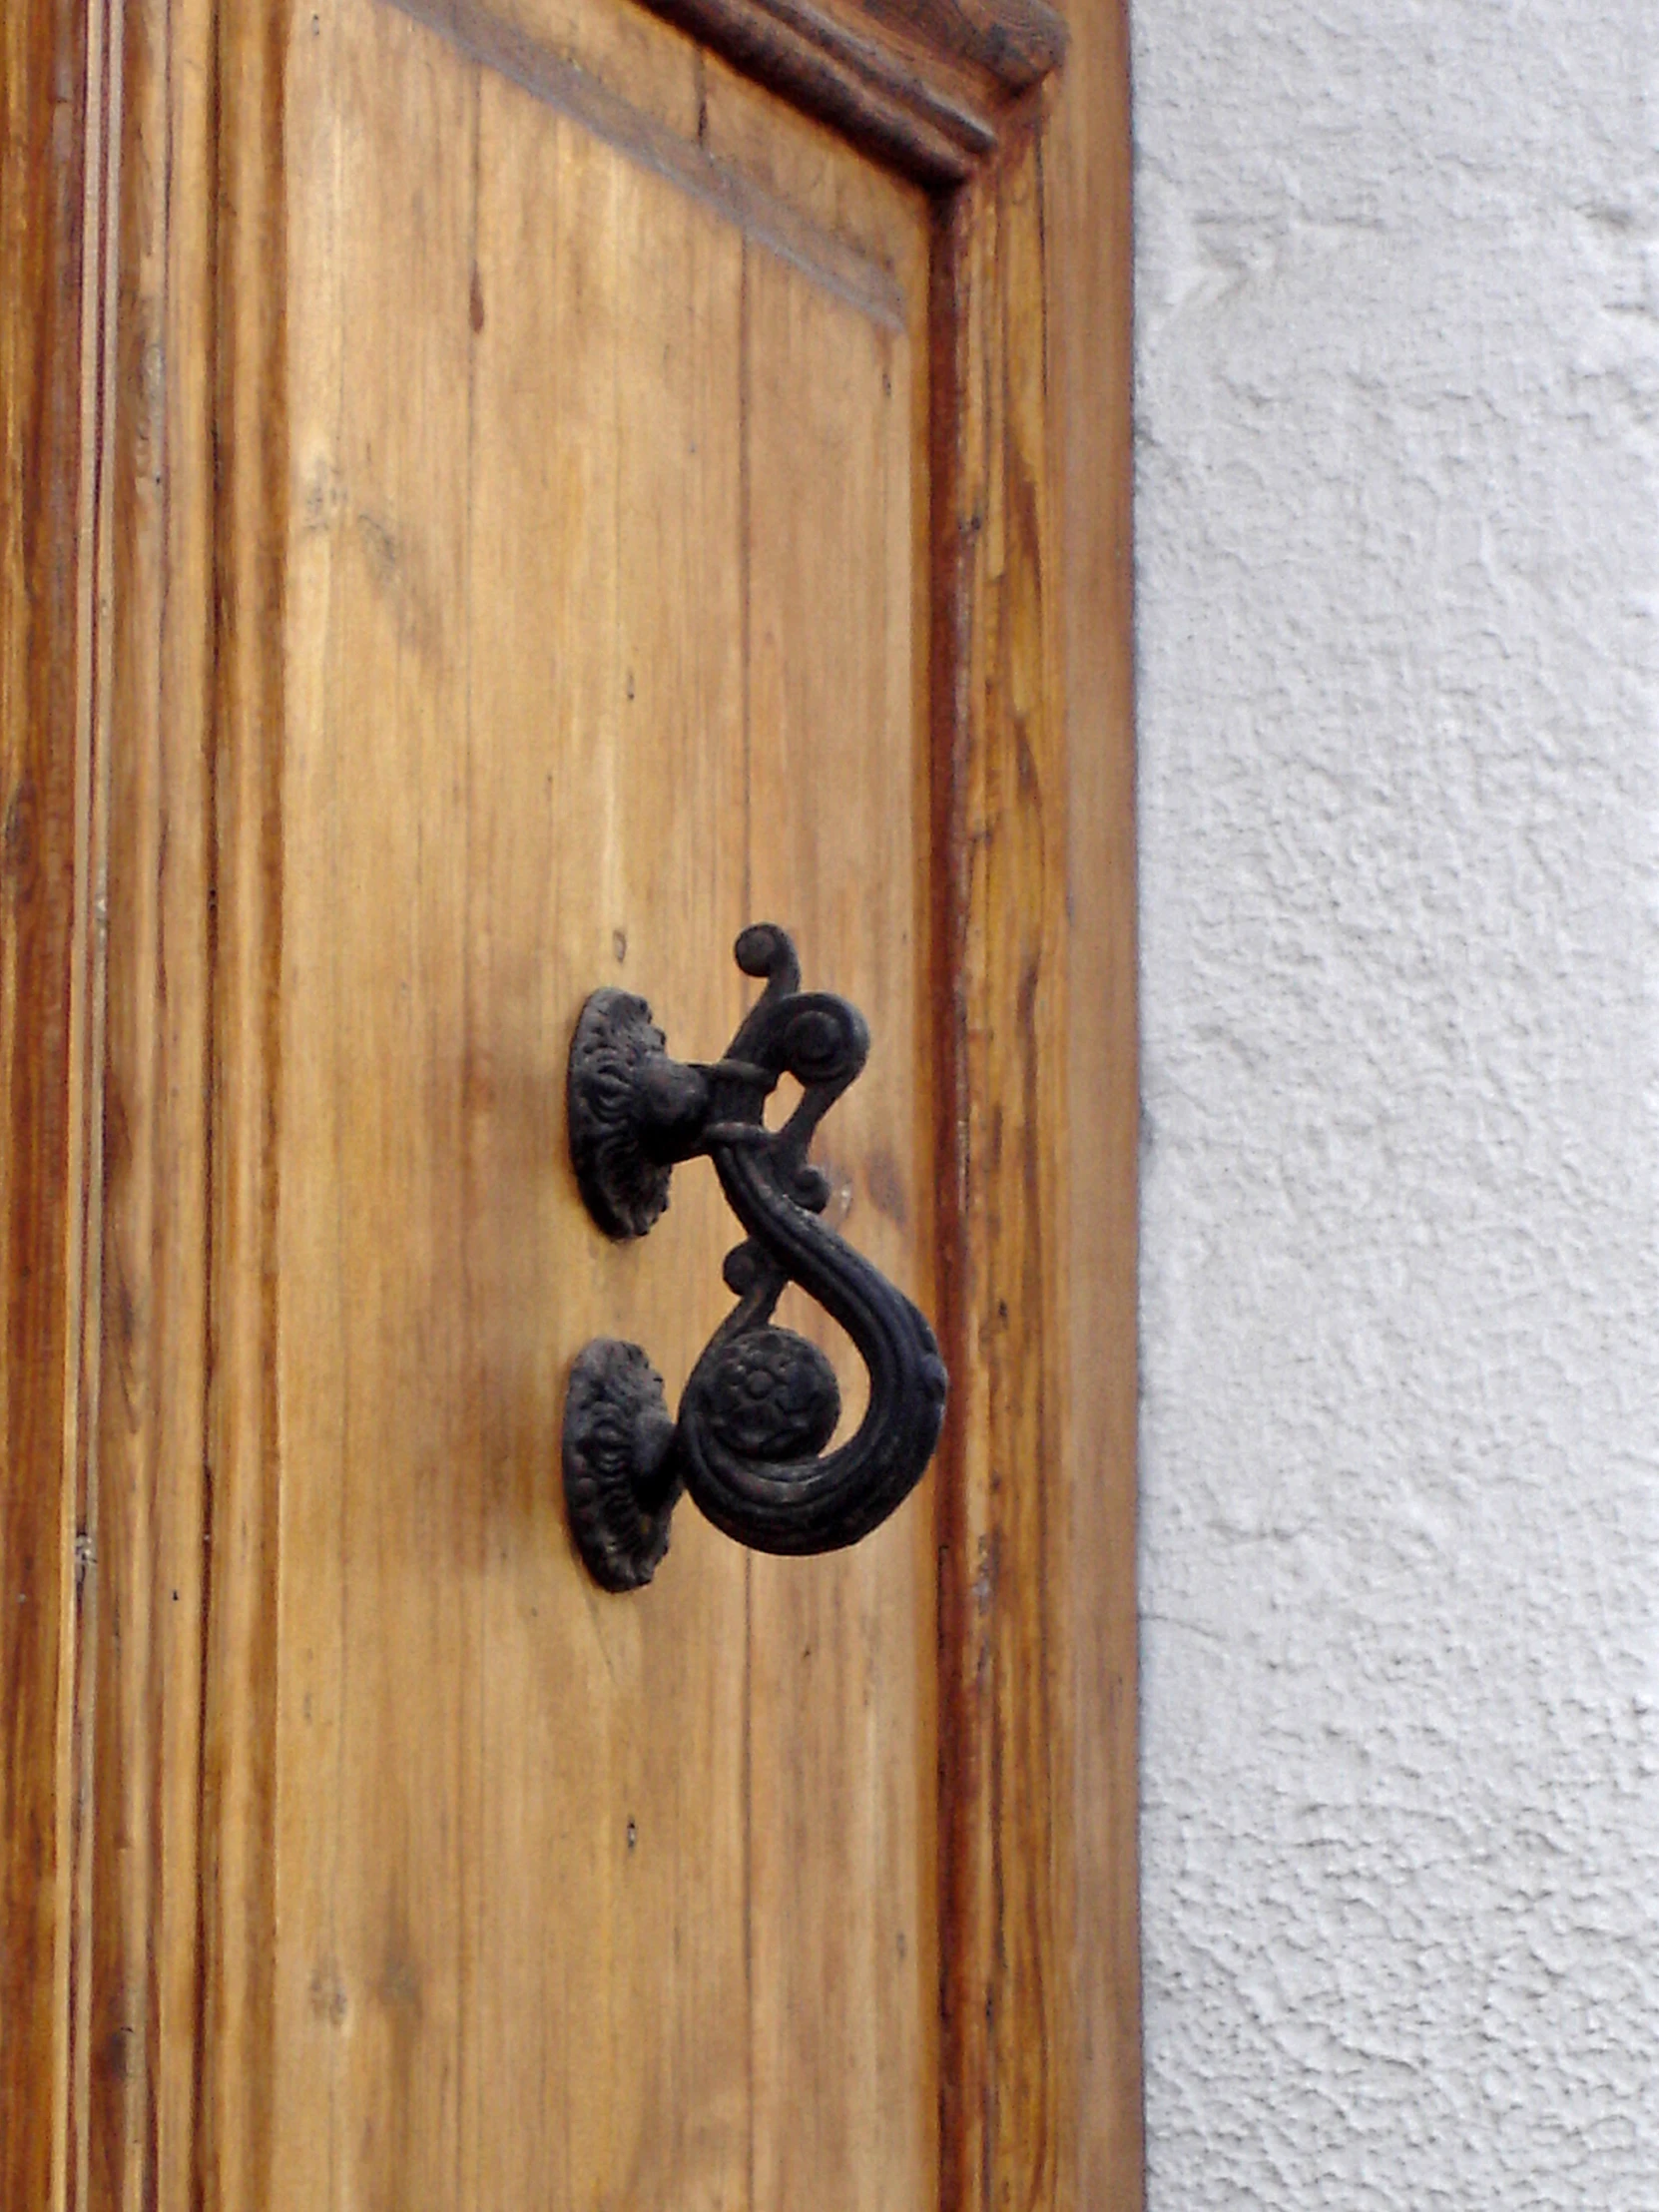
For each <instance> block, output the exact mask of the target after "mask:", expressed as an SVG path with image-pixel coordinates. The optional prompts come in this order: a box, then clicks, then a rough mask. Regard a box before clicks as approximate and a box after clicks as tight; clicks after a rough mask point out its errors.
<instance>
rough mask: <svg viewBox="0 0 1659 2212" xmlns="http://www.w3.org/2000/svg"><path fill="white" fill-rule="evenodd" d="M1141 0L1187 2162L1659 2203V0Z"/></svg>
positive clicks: (1157, 1802) (1157, 1914) (1150, 960)
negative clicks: (1516, 0) (1245, 2)
mask: <svg viewBox="0 0 1659 2212" xmlns="http://www.w3.org/2000/svg"><path fill="white" fill-rule="evenodd" d="M1134 25H1135V66H1136V82H1135V95H1136V103H1137V140H1138V148H1139V152H1138V168H1137V190H1138V195H1139V199H1138V212H1137V220H1138V226H1139V246H1138V253H1139V271H1138V284H1139V298H1138V317H1139V326H1138V366H1139V377H1140V388H1139V397H1138V414H1139V433H1140V446H1139V454H1140V459H1139V477H1138V495H1139V509H1138V517H1137V528H1138V532H1139V560H1140V572H1139V573H1140V612H1139V621H1140V639H1141V691H1140V709H1141V749H1142V769H1141V809H1142V813H1141V834H1142V908H1143V924H1142V926H1143V962H1144V968H1143V985H1144V1003H1143V1021H1144V1028H1145V1098H1146V1156H1145V1182H1144V1208H1145V1214H1144V1232H1145V1247H1144V1252H1145V1258H1144V1279H1143V1323H1144V1355H1143V1356H1144V1374H1145V1399H1144V1431H1143V1436H1144V1455H1143V1466H1144V1499H1145V1503H1144V1539H1143V1540H1144V1552H1143V1562H1142V1564H1143V1578H1144V1579H1143V1591H1144V1596H1143V1603H1144V1609H1145V1617H1144V1631H1143V1634H1144V1652H1145V1735H1144V1758H1145V1785H1144V1786H1145V1941H1146V1960H1147V2046H1148V2049H1147V2055H1148V2120H1149V2137H1150V2153H1149V2156H1150V2175H1151V2205H1152V2212H1239V2208H1243V2207H1253V2206H1274V2207H1279V2206H1283V2207H1295V2208H1298V2212H1301V2208H1312V2207H1316V2206H1321V2207H1323V2206H1332V2207H1337V2206H1341V2207H1344V2208H1349V2207H1352V2208H1355V2212H1360V2208H1370V2207H1374V2206H1375V2207H1379V2208H1382V2207H1386V2208H1387V2212H1427V2208H1430V2207H1456V2208H1459V2212H1484V2208H1487V2207H1490V2208H1493V2212H1525V2208H1530V2207H1534V2206H1536V2207H1556V2206H1562V2207H1565V2206H1571V2207H1574V2208H1575V2212H1659V1716H1656V1712H1655V1704H1656V1699H1659V1250H1656V1230H1659V1221H1656V1214H1659V1205H1656V1198H1659V1111H1656V1109H1659V1021H1656V1018H1655V997H1656V992H1659V936H1656V919H1659V814H1656V806H1655V802H1656V798H1659V789H1656V787H1659V644H1656V620H1659V151H1656V146H1659V99H1656V97H1655V94H1656V91H1659V9H1656V8H1655V7H1654V5H1653V0H1531V4H1530V5H1527V6H1521V5H1518V4H1512V0H1478V4H1476V0H1329V4H1328V5H1324V6H1321V7H1318V8H1316V7H1311V6H1309V5H1307V4H1306V0H1254V4H1253V5H1252V6H1250V7H1247V8H1240V7H1238V6H1237V5H1236V4H1234V0H1134Z"/></svg>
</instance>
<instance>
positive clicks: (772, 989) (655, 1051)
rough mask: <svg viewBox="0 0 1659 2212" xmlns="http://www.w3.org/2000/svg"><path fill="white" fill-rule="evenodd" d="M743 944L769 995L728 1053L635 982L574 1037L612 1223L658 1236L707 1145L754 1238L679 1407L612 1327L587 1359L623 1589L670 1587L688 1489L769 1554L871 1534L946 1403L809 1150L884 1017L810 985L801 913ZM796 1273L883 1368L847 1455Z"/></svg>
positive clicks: (577, 1142) (929, 1335) (582, 1381)
mask: <svg viewBox="0 0 1659 2212" xmlns="http://www.w3.org/2000/svg"><path fill="white" fill-rule="evenodd" d="M736 951H737V961H738V965H739V967H740V968H742V969H743V971H744V973H745V974H746V975H754V976H764V977H765V978H766V989H765V991H764V992H763V993H762V994H761V997H760V998H759V1000H758V1001H757V1002H756V1004H755V1005H754V1006H753V1007H752V1008H751V1009H750V1011H749V1013H748V1014H747V1015H746V1016H745V1018H744V1020H743V1022H742V1023H741V1025H740V1026H739V1029H738V1033H737V1035H736V1036H735V1037H734V1038H733V1039H732V1043H731V1046H730V1048H729V1049H728V1051H727V1053H726V1056H725V1058H724V1059H722V1060H717V1061H715V1062H714V1063H713V1064H712V1065H710V1066H698V1065H695V1064H692V1063H688V1062H684V1061H679V1060H674V1059H671V1058H670V1057H669V1055H668V1053H667V1051H666V1050H665V1048H664V1040H663V1035H662V1032H661V1030H659V1029H658V1028H657V1027H656V1025H655V1023H654V1022H653V1020H652V1016H651V1009H650V1007H649V1006H648V1005H647V1004H646V1003H645V1000H644V999H643V998H637V997H635V996H634V995H633V993H632V992H630V991H621V990H600V991H595V992H594V993H593V995H592V997H591V998H589V999H588V1001H587V1003H586V1004H585V1005H584V1006H583V1008H582V1011H581V1014H580V1015H579V1017H578V1019H577V1023H576V1033H575V1036H574V1037H573V1038H572V1040H571V1047H570V1067H569V1074H568V1079H567V1097H568V1107H569V1122H570V1151H571V1161H572V1164H573V1166H574V1167H575V1170H576V1180H577V1183H578V1184H579V1186H580V1188H581V1192H582V1197H583V1199H584V1201H585V1202H586V1205H587V1209H588V1212H589V1213H590V1214H591V1215H592V1217H593V1219H594V1221H595V1222H596V1223H597V1225H598V1226H599V1227H600V1228H601V1229H602V1230H604V1232H605V1233H606V1235H607V1236H610V1237H615V1238H619V1239H620V1238H627V1237H643V1236H644V1235H645V1234H646V1232H647V1231H648V1230H649V1229H650V1228H651V1226H652V1224H653V1223H654V1222H655V1221H656V1220H657V1218H658V1216H659V1215H660V1214H661V1213H662V1211H663V1208H664V1207H665V1206H666V1205H667V1203H668V1191H669V1180H670V1177H671V1175H672V1173H673V1170H674V1168H675V1166H676V1164H677V1163H678V1162H680V1161H683V1160H690V1159H693V1158H695V1157H697V1156H698V1155H699V1154H702V1153H706V1154H707V1155H708V1156H709V1158H710V1159H712V1160H713V1162H714V1164H715V1172H716V1174H717V1175H718V1176H719V1177H720V1183H721V1188H722V1190H723V1191H724V1192H725V1193H726V1197H727V1200H728V1202H729V1204H730V1205H731V1207H732V1211H733V1212H734V1213H735V1214H736V1215H737V1217H738V1220H739V1221H740V1222H741V1223H742V1225H743V1227H744V1229H745V1231H746V1232H747V1236H746V1238H745V1241H744V1242H743V1243H742V1244H740V1245H739V1246H738V1247H737V1248H736V1250H735V1251H733V1252H731V1253H729V1254H728V1255H727V1259H726V1269H725V1274H726V1282H727V1285H728V1287H729V1288H730V1289H731V1290H732V1291H733V1292H734V1293H735V1294H736V1296H737V1300H738V1303H737V1305H736V1306H735V1307H734V1308H733V1310H732V1312H731V1313H730V1314H729V1315H728V1316H727V1318H726V1320H725V1321H724V1322H723V1323H722V1324H721V1326H720V1328H719V1329H718V1330H717V1331H716V1332H715V1334H714V1336H713V1337H712V1338H711V1340H710V1342H709V1344H708V1346H707V1348H706V1350H705V1351H704V1353H703V1355H702V1357H701V1359H700V1360H699V1361H698V1363H697V1365H696V1367H695V1368H694V1369H693V1370H692V1374H691V1379H690V1381H689V1382H688V1383H687V1384H686V1388H685V1393H684V1395H683V1396H682V1398H681V1400H680V1416H679V1419H678V1420H671V1419H670V1418H669V1412H668V1403H667V1399H666V1398H665V1396H664V1393H663V1384H662V1379H661V1377H660V1376H659V1375H658V1374H657V1372H656V1370H655V1369H654V1368H653V1367H652V1365H651V1363H650V1361H649V1360H647V1358H646V1356H645V1354H644V1353H643V1352H642V1351H641V1350H640V1348H639V1346H638V1345H631V1344H624V1343H622V1342H620V1341H619V1340H618V1339H616V1338H613V1337H601V1338H597V1339H595V1341H594V1342H593V1343H591V1344H589V1345H586V1346H584V1347H583V1349H582V1351H581V1352H580V1353H578V1354H577V1356H576V1360H575V1363H574V1365H573V1367H572V1369H571V1374H570V1383H569V1387H568V1389H567V1391H566V1394H565V1414H564V1479H565V1499H566V1505H567V1509H568V1511H569V1514H570V1526H571V1533H572V1535H573V1536H574V1537H575V1540H576V1546H577V1549H578V1550H579V1551H580V1552H581V1555H582V1557H583V1559H584V1560H585V1561H586V1563H587V1566H588V1569H589V1571H590V1573H591V1574H592V1575H593V1577H594V1579H595V1580H596V1581H597V1582H600V1583H602V1584H603V1585H604V1587H605V1588H606V1589H608V1590H634V1589H638V1588H639V1587H640V1585H641V1584H642V1583H645V1582H649V1581H650V1579H651V1577H652V1575H653V1574H654V1573H655V1571H656V1569H657V1566H658V1563H659V1561H660V1560H661V1559H662V1557H663V1554H664V1552H665V1551H666V1550H667V1549H668V1535H669V1519H670V1516H671V1514H672V1513H673V1510H674V1506H675V1503H676V1501H677V1500H678V1498H679V1496H680V1493H681V1491H682V1489H684V1490H688V1491H689V1492H690V1493H691V1496H692V1499H693V1501H694V1502H695V1503H696V1504H697V1505H698V1506H699V1507H700V1508H701V1509H702V1511H703V1512H704V1513H706V1514H707V1516H708V1517H709V1519H710V1520H712V1521H713V1522H714V1524H715V1526H716V1527H717V1528H721V1529H724V1530H725V1532H726V1534H727V1535H729V1536H733V1537H735V1538H736V1539H737V1541H738V1542H739V1543H743V1544H748V1545H750V1546H752V1547H753V1548H754V1549H755V1550H757V1551H774V1552H791V1553H804V1552H818V1551H837V1550H839V1549H840V1548H841V1547H842V1546H843V1545H845V1544H852V1543H856V1542H857V1541H858V1539H859V1537H860V1536H867V1535H868V1534H869V1532H870V1530H871V1529H872V1528H875V1527H877V1526H878V1525H879V1524H880V1523H881V1522H882V1521H884V1520H885V1519H886V1517H887V1515H888V1514H889V1513H891V1512H892V1511H893V1510H894V1508H895V1507H896V1506H898V1505H900V1504H901V1503H902V1502H903V1500H904V1499H905V1498H906V1497H908V1495H909V1494H910V1492H911V1490H912V1489H914V1487H915V1485H916V1483H917V1482H918V1481H919V1480H920V1479H921V1475H922V1471H923V1469H924V1468H925V1467H926V1465H927V1462H928V1460H929V1459H930V1458H931V1456H932V1453H933V1446H934V1445H935V1444H936V1443H937V1441H938V1436H939V1426H940V1423H941V1421H942V1420H943V1418H944V1400H945V1388H946V1381H945V1371H944V1363H943V1361H942V1360H941V1359H940V1358H939V1348H938V1345H937V1344H936V1342H935V1341H934V1337H933V1332H932V1330H931V1329H930V1328H929V1327H928V1326H927V1323H926V1321H925V1320H924V1319H923V1317H922V1315H921V1314H920V1313H919V1312H918V1311H917V1310H916V1308H915V1307H914V1306H912V1305H911V1303H910V1301H909V1300H908V1299H907V1298H905V1297H904V1296H903V1294H902V1293H901V1292H899V1291H897V1290H895V1289H894V1288H893V1286H892V1285H891V1284H890V1283H889V1282H888V1281H887V1280H886V1278H885V1277H884V1276H883V1275H882V1274H881V1273H880V1272H879V1270H877V1269H876V1268H874V1267H872V1266H871V1265H870V1263H869V1262H868V1261H867V1260H866V1259H864V1258H863V1257H862V1255H861V1254H859V1253H857V1252H855V1251H853V1249H852V1248H851V1246H850V1245H847V1244H845V1243H843V1242H842V1240H841V1239H840V1238H839V1237H837V1236H836V1235H835V1234H834V1233H833V1231H832V1230H830V1229H828V1228H826V1227H825V1225H824V1223H823V1222H822V1221H821V1220H820V1219H819V1216H820V1215H821V1214H822V1212H823V1211H824V1207H825V1203H826V1200H827V1199H828V1197H829V1190H830V1186H829V1182H828V1180H827V1178H826V1177H825V1176H824V1175H823V1174H822V1173H821V1171H820V1170H819V1169H817V1168H815V1167H812V1166H810V1165H809V1164H808V1160H807V1148H808V1146H809V1145H810V1143H811V1142H812V1136H813V1131H814V1130H815V1129H816V1128H817V1126H818V1124H819V1122H820V1121H821V1120H822V1119H823V1118H824V1116H825V1114H826V1113H828V1112H829V1110H830V1107H831V1106H832V1105H833V1104H834V1102H835V1100H836V1099H837V1098H838V1097H839V1096H840V1094H841V1092H842V1091H844V1090H845V1089H846V1087H847V1085H848V1084H849V1083H851V1082H852V1081H853V1080H854V1078H855V1077H856V1076H857V1075H858V1073H859V1071H860V1070H861V1069H862V1067H863V1064H864V1060H865V1058H866V1056H867V1054H868V1051H869V1031H868V1030H867V1029H866V1027H865V1026H864V1022H863V1018H862V1016H861V1015H859V1014H858V1013H857V1012H855V1011H854V1009H853V1008H852V1007H851V1006H849V1005H848V1004H847V1003H846V1001H845V1000H844V999H842V998H834V997H831V996H830V993H828V992H826V991H803V990H802V988H801V963H800V961H799V960H798V959H797V957H796V950H795V946H794V944H793V943H792V942H791V941H790V938H789V937H788V935H787V934H786V933H785V932H784V931H783V930H782V929H779V928H776V927H774V926H773V925H772V924H770V923H766V922H761V923H757V924H756V925H755V926H754V927H752V928H749V929H746V930H745V931H744V932H743V934H742V936H741V937H739V939H738V942H737V947H736ZM785 1075H793V1076H794V1077H795V1078H796V1080H797V1081H798V1082H799V1083H800V1084H801V1086H802V1094H803V1095H802V1099H801V1103H800V1104H799V1105H798V1106H797V1107H796V1109H795V1112H794V1113H793V1114H792V1115H791V1116H790V1118H789V1120H788V1121H787V1122H786V1123H785V1124H784V1126H783V1128H781V1129H779V1130H776V1131H773V1130H769V1129H768V1128H767V1127H766V1124H765V1121H764V1119H763V1115H764V1113H765V1108H766V1102H767V1099H768V1098H769V1097H770V1096H771V1094H772V1092H773V1091H774V1090H775V1089H776V1087H777V1085H778V1082H779V1080H780V1078H781V1077H782V1076H785ZM790 1282H796V1283H799V1284H800V1285H801V1286H802V1288H803V1289H804V1290H806V1291H807V1292H808V1293H809V1294H810V1295H811V1296H812V1297H813V1298H815V1299H817V1300H818V1302H819V1304H820V1305H821V1306H823V1307H824V1309H825V1311H826V1312H827V1313H829V1314H830V1315H831V1316H832V1317H833V1319H834V1320H835V1321H837V1322H838V1323H839V1324H840V1326H841V1327H842V1328H843V1329H844V1330H845V1331H846V1334H847V1335H848V1337H850V1338H851V1340H852V1342H853V1344H854V1345H855V1346H856V1347H857V1350H858V1355H859V1357H860V1358H861V1359H862V1361H863V1363H864V1365H865V1367H866V1368H867V1369H868V1371H869V1404H868V1406H867V1408H866V1410H865V1413H864V1417H863V1419H862V1420H861V1421H860V1422H859V1424H858V1428H857V1431H856V1433H855V1434H853V1435H852V1436H850V1437H848V1438H847V1440H846V1441H845V1442H844V1443H842V1444H840V1445H838V1446H837V1447H836V1448H835V1449H834V1450H833V1451H829V1452H826V1450H825V1446H826V1445H827V1444H828V1443H829V1441H830V1437H831V1435H832V1434H833V1433H834V1428H835V1423H836V1421H837V1419H838V1418H839V1416H840V1391H839V1388H838V1386H837V1384H836V1382H835V1374H834V1370H833V1368H832V1367H831V1366H830V1362H829V1360H828V1359H827V1358H826V1357H825V1355H824V1354H823V1353H822V1352H821V1351H820V1350H819V1348H818V1347H817V1345H815V1344H811V1343H809V1341H808V1340H807V1339H806V1338H805V1337H801V1336H797V1335H796V1333H795V1332H794V1331H793V1330H790V1329H780V1328H778V1327H776V1326H775V1325H774V1323H773V1320H772V1313H773V1308H774V1307H775V1306H776V1305H777V1303H778V1299H779V1297H780V1295H781V1294H782V1292H783V1290H784V1287H785V1285H786V1284H787V1283H790Z"/></svg>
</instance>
